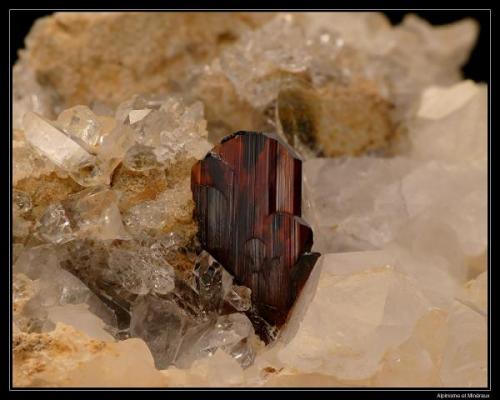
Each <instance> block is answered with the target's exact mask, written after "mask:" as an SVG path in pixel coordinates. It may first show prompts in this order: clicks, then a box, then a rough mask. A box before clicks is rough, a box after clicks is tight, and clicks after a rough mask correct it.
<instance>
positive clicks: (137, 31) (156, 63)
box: [21, 12, 271, 108]
mask: <svg viewBox="0 0 500 400" xmlns="http://www.w3.org/2000/svg"><path fill="white" fill-rule="evenodd" d="M270 17H271V14H270V13H231V14H228V13H200V12H197V13H196V12H195V13H169V12H164V13H163V12H157V13H137V12H99V13H55V14H53V15H51V16H49V17H45V18H41V19H40V20H38V21H37V22H36V24H35V25H34V27H33V29H32V31H31V32H30V34H29V35H28V37H27V39H26V51H23V52H22V54H21V58H22V60H23V62H26V63H27V64H28V65H29V67H31V69H32V70H33V71H34V73H35V76H36V80H37V81H38V82H39V83H40V85H42V86H43V87H47V88H51V89H53V90H54V92H55V93H56V95H57V98H58V103H59V104H60V105H61V106H62V107H63V108H67V107H69V106H74V105H77V104H92V102H104V103H108V104H111V105H114V106H116V105H117V104H118V103H119V102H120V101H123V100H125V99H127V98H128V97H130V96H131V95H133V94H136V93H155V92H159V91H164V90H165V89H166V88H167V87H168V86H169V84H171V83H172V82H175V81H177V80H180V79H182V78H183V77H185V76H186V74H187V73H188V72H189V70H190V67H192V64H193V63H199V62H203V61H208V60H210V59H211V58H213V57H214V56H215V55H217V54H218V53H219V52H220V50H221V49H223V48H224V46H225V45H226V44H228V43H231V42H233V41H234V40H236V39H237V38H238V37H239V36H240V35H241V33H242V32H244V31H245V30H247V29H252V28H254V27H256V26H259V25H260V24H262V23H263V22H265V21H267V20H268V19H269V18H270Z"/></svg>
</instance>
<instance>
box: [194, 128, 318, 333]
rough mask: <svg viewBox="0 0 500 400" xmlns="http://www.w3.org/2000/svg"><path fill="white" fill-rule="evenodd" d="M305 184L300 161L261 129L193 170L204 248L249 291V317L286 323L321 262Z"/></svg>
mask: <svg viewBox="0 0 500 400" xmlns="http://www.w3.org/2000/svg"><path fill="white" fill-rule="evenodd" d="M301 185H302V165H301V160H300V159H298V158H296V157H295V155H294V153H293V152H292V151H291V149H288V148H287V147H286V145H284V144H282V143H281V142H280V141H279V140H277V139H276V138H274V137H272V136H270V135H266V134H262V133H256V132H237V133H235V134H233V135H232V136H229V137H227V138H226V139H224V140H223V141H222V143H221V144H220V145H218V146H216V147H215V148H214V149H212V151H211V152H210V153H209V154H208V155H207V156H206V157H205V159H204V160H202V161H200V162H198V163H197V164H195V165H194V166H193V169H192V180H191V186H192V190H193V197H194V199H195V203H196V208H195V214H196V218H197V221H198V224H199V238H200V241H201V245H202V247H203V248H204V249H206V250H207V251H208V252H210V254H212V255H213V256H214V257H215V258H216V259H217V260H218V261H220V262H221V263H222V265H225V266H226V268H228V270H229V271H230V272H231V273H233V274H234V276H235V279H236V282H237V283H239V284H243V285H244V286H247V287H249V288H250V289H251V296H252V302H253V305H254V309H253V310H252V312H251V314H257V315H256V317H257V318H259V320H260V319H264V320H265V321H266V322H267V323H269V324H270V325H271V326H278V327H279V326H281V325H283V324H284V322H285V321H286V319H287V316H288V311H289V310H290V308H291V307H292V306H293V304H294V302H295V300H296V298H297V296H298V294H299V293H300V290H301V289H302V286H303V285H304V283H305V281H306V280H307V277H308V276H309V274H310V272H311V269H312V267H313V266H314V263H315V261H316V259H317V258H318V257H319V254H317V253H316V254H311V253H309V251H310V249H311V246H312V231H311V229H310V228H309V226H308V225H307V224H306V223H305V222H304V221H303V220H301V218H300V216H301ZM213 273H214V274H215V272H213ZM235 295H237V296H238V294H237V293H235ZM254 323H255V325H256V326H257V327H259V328H258V329H259V334H260V335H261V337H262V338H264V340H266V341H269V340H270V339H271V335H270V333H269V332H266V331H265V329H262V326H261V324H259V323H257V322H254Z"/></svg>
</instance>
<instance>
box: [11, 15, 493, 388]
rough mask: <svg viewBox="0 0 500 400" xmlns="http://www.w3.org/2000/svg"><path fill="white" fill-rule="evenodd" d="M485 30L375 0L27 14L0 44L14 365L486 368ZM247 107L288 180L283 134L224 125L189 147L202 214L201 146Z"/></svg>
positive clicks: (459, 377)
mask: <svg viewBox="0 0 500 400" xmlns="http://www.w3.org/2000/svg"><path fill="white" fill-rule="evenodd" d="M477 33H478V26H477V24H476V23H475V21H473V20H471V19H467V20H462V21H458V22H457V23H454V24H449V25H445V26H430V25H429V24H428V23H427V22H425V21H424V20H422V19H420V18H419V17H417V16H415V15H407V16H406V17H405V18H404V19H403V21H402V22H401V23H400V24H397V25H394V26H392V25H391V24H390V22H389V21H388V20H387V18H386V17H385V16H384V15H383V14H381V13H371V12H370V13H347V12H343V13H337V12H332V13H327V12H321V13H299V12H297V13H255V14H254V13H209V14H207V13H129V12H117V13H92V12H89V13H56V14H54V15H52V16H49V17H47V18H43V19H42V20H40V21H37V23H36V24H35V25H34V27H33V29H32V31H31V32H30V34H29V35H28V37H27V39H26V49H25V50H21V51H20V53H19V60H18V62H17V63H16V65H15V66H14V68H13V99H12V100H13V118H12V122H13V128H14V130H13V133H12V139H13V140H12V150H13V151H12V156H13V176H12V184H13V192H12V232H13V246H12V260H13V263H14V265H13V268H12V274H11V276H12V311H13V312H12V315H13V330H12V332H13V337H12V355H13V384H14V385H15V386H17V387H19V386H24V387H26V386H31V387H37V386H38V387H39V386H44V387H54V386H57V387H65V386H90V387H96V386H119V387H124V386H133V387H141V386H156V387H160V386H168V387H175V386H196V387H203V386H208V387H222V386H240V387H249V386H252V387H253V386H268V387H277V386H295V387H297V386H309V387H310V386H315V387H319V386H330V387H331V386H337V387H346V386H347V387H374V386H375V387H376V386H379V387H380V386H382V387H388V386H395V387H398V386H399V387H402V386H410V387H415V386H435V387H438V386H441V387H452V386H453V387H464V386H468V387H482V386H486V385H487V383H488V382H487V378H488V373H489V370H488V353H487V350H488V347H487V339H488V322H489V319H491V315H490V312H491V309H490V308H489V302H488V289H489V287H488V283H489V272H488V268H487V267H488V264H487V261H488V252H489V248H488V241H487V239H488V230H487V226H488V215H487V194H488V191H487V189H488V185H487V182H488V181H487V177H488V175H487V172H488V170H487V159H488V150H487V143H488V129H487V128H488V101H487V92H488V88H487V86H486V85H485V84H478V83H475V82H471V81H466V80H462V81H461V79H462V77H461V73H460V67H461V66H462V65H463V64H464V62H465V61H466V60H467V58H468V54H469V53H470V51H471V49H472V46H473V44H474V42H475V39H476V37H477ZM486 64H487V63H486ZM239 130H245V131H251V132H271V131H272V132H277V133H278V135H280V136H281V139H282V140H283V141H287V142H288V144H289V145H291V146H293V147H294V150H295V151H296V152H297V153H298V154H300V155H301V156H302V157H303V158H304V160H305V161H304V162H303V164H302V166H303V170H304V171H303V176H302V181H301V179H300V177H299V178H297V177H296V176H295V178H292V177H293V176H294V173H297V171H295V172H294V173H288V174H287V173H285V171H286V170H287V169H288V168H291V169H294V168H298V167H297V165H299V166H300V163H299V162H298V161H297V160H295V158H294V157H293V156H292V155H291V154H292V153H288V150H286V147H285V146H284V145H283V146H282V145H281V144H280V143H279V142H278V141H275V140H274V139H273V138H270V137H269V136H266V135H263V134H259V135H257V134H244V135H236V136H234V137H232V138H231V139H229V140H227V141H226V142H224V143H222V144H221V145H220V146H218V147H217V148H216V149H219V150H221V151H220V152H219V154H217V151H216V150H214V151H213V152H212V154H210V155H209V156H208V157H207V159H206V160H204V161H202V162H201V163H200V164H198V166H201V165H205V163H208V164H206V165H205V167H206V170H207V171H209V172H211V176H210V177H212V178H213V181H211V182H208V183H210V184H213V185H211V186H209V185H207V186H204V185H200V186H197V189H196V190H198V191H199V193H198V194H199V195H200V196H199V197H200V198H199V199H198V200H200V199H201V200H203V201H205V202H206V201H208V200H210V201H209V202H208V203H207V204H208V205H209V206H210V207H209V208H208V209H205V210H204V211H205V216H206V217H207V219H208V220H207V221H205V220H203V221H200V222H201V224H198V221H197V220H196V219H195V218H193V214H194V213H193V210H194V208H195V202H194V201H193V193H192V191H191V187H190V184H191V170H192V167H193V165H194V164H195V163H196V162H197V161H198V160H200V159H201V158H203V157H204V156H205V155H206V154H207V152H209V151H210V149H212V147H213V146H214V144H217V143H219V142H220V140H221V139H222V137H224V136H227V135H230V134H231V133H232V132H236V131H239ZM246 141H249V142H252V143H253V144H254V145H262V148H260V150H262V151H261V152H260V153H259V151H258V150H259V148H254V147H252V146H248V147H247V146H246V144H245V143H246ZM237 143H239V145H236V144H237ZM226 146H227V149H226ZM240 146H241V147H240ZM271 147H273V148H275V150H276V153H275V156H276V157H274V158H273V157H271V158H268V159H267V158H266V160H267V161H266V162H264V163H262V161H263V160H262V158H265V157H264V156H266V157H267V153H266V151H267V150H266V149H270V148H271ZM226 150H231V151H226ZM233 150H236V151H233ZM228 155H233V156H234V159H233V158H231V157H228ZM278 156H279V157H278ZM281 156H283V157H282V158H280V157H281ZM236 157H237V159H238V160H240V163H239V164H238V163H236V165H235V164H234V162H236V161H237V160H236ZM318 157H320V158H318ZM252 160H253V161H255V160H256V161H257V162H256V163H253V162H252ZM277 160H281V161H287V163H285V162H283V163H282V164H278V163H277ZM245 163H246V164H248V165H247V166H252V167H256V169H255V170H253V172H255V173H252V174H242V175H241V174H239V175H236V174H234V178H235V179H236V178H238V180H240V179H242V178H243V180H242V181H239V182H237V181H234V182H233V183H234V184H235V185H234V187H235V188H236V186H237V185H236V183H238V184H239V190H237V191H236V190H235V191H234V194H233V193H230V194H231V195H228V194H227V193H225V192H223V191H222V190H220V189H221V188H220V187H219V186H218V185H219V184H221V185H222V186H223V189H224V188H226V186H227V183H228V182H229V181H228V180H227V179H226V178H227V177H228V175H232V174H231V173H229V174H225V175H224V174H223V175H219V174H218V173H217V171H218V168H219V167H220V168H219V169H223V170H224V171H229V170H230V169H231V168H233V167H235V166H236V167H238V168H235V170H236V169H238V170H242V169H244V167H245V166H246V165H245ZM273 163H274V164H275V165H273ZM205 167H204V168H205ZM271 167H272V168H271ZM274 167H276V168H274ZM200 168H201V167H200ZM272 170H274V171H281V172H283V175H281V177H280V178H279V179H278V177H275V178H273V177H272V176H268V175H266V171H272ZM240 172H241V171H240ZM201 176H203V174H200V177H201ZM207 177H208V176H207V175H205V178H207ZM268 178H273V179H274V180H273V179H268ZM281 178H284V179H281ZM252 179H255V182H254V181H253V180H252ZM270 183H273V185H271V184H270ZM255 184H256V185H255ZM300 186H302V207H300V206H299V204H300V197H301V196H300V191H298V190H297V189H299V188H300ZM273 188H274V189H273ZM269 189H271V190H269ZM252 190H253V192H252ZM286 191H288V193H294V194H295V196H285V195H284V193H285V192H286ZM280 194H282V195H283V196H281V197H280V196H279V195H280ZM273 196H274V200H275V201H274V203H273V202H271V203H269V204H267V203H266V202H267V201H268V200H269V199H270V198H271V197H273ZM286 199H288V200H289V203H287V202H285V201H284V200H286ZM213 200H215V201H213ZM231 201H232V202H234V203H236V201H241V202H240V205H241V207H240V210H235V209H234V208H232V205H231V204H229V203H230V202H231ZM223 203H226V206H227V207H226V208H225V209H221V208H222V207H221V205H223ZM251 204H252V205H253V206H252V207H249V206H250V205H251ZM199 205H200V204H199V203H198V204H197V206H199ZM273 205H274V209H273V210H272V212H274V215H275V216H276V215H277V216H278V217H273V216H272V215H273V214H272V213H271V214H269V215H268V220H267V221H266V218H265V217H266V216H265V215H264V214H265V212H267V211H271V207H269V208H268V206H273ZM230 206H231V207H230ZM247 206H248V208H246V207H247ZM254 206H256V207H254ZM280 207H281V208H280ZM285 208H286V209H287V210H292V211H291V213H290V214H288V213H283V212H281V211H279V210H281V209H285ZM299 208H302V210H300V211H301V212H302V214H303V217H304V219H305V220H307V221H308V222H309V223H310V226H311V229H312V231H313V232H314V239H315V240H314V244H313V247H312V249H311V250H313V251H319V252H321V253H323V256H321V258H320V259H318V261H317V264H315V266H314V268H312V270H311V271H310V273H309V269H310V267H311V265H307V263H306V266H305V267H304V266H302V267H301V266H300V265H301V264H300V258H299V262H298V263H296V265H295V266H294V267H293V268H292V271H290V270H288V271H286V270H280V269H279V268H280V267H283V266H285V265H288V266H292V265H293V262H292V261H294V260H293V257H291V255H295V256H298V255H299V254H300V251H305V250H307V251H309V250H308V249H309V246H310V243H307V240H306V239H307V238H308V237H309V238H310V237H311V231H310V229H308V228H306V227H304V225H303V224H304V222H303V221H302V220H301V219H300V218H299V217H298V215H299V214H298V213H297V212H296V211H297V209H299ZM197 211H198V210H197ZM230 211H233V212H234V215H231V213H230ZM247 212H248V213H247ZM238 216H239V217H240V218H239V220H238V221H236V217H238ZM272 218H274V222H275V225H274V226H273V223H272V222H269V220H271V219H272ZM218 219H220V220H222V221H224V222H225V224H220V222H221V221H218ZM256 221H261V223H260V224H254V222H256ZM262 221H263V222H262ZM214 222H215V223H214ZM250 222H252V223H250ZM207 223H208V224H207ZM215 227H220V228H221V229H220V231H218V232H214V228H215ZM237 227H242V228H245V229H243V230H241V231H238V230H237V229H236V228H237ZM291 227H296V228H298V229H297V231H296V232H295V234H296V235H297V236H300V235H301V234H302V233H303V234H304V237H302V239H304V241H303V242H301V241H300V240H298V241H296V243H294V244H293V243H290V242H287V241H286V240H282V238H283V237H284V236H283V234H284V231H285V230H286V229H290V228H291ZM207 229H208V231H209V232H206V230H207ZM250 229H255V231H256V233H257V234H258V235H257V234H256V235H255V236H254V235H253V233H252V235H247V234H248V232H244V231H248V230H250ZM266 229H268V230H267V231H266ZM301 229H302V231H301ZM198 231H199V237H200V238H203V237H205V239H206V241H207V240H208V239H210V240H208V242H210V243H209V244H210V245H211V246H212V247H213V249H212V248H210V249H209V248H207V249H208V250H210V252H211V253H212V254H211V255H210V254H208V253H207V252H206V251H202V248H201V246H200V243H199V240H198V239H197V237H196V233H197V232H198ZM257 231H258V232H257ZM228 232H229V233H230V234H231V236H230V237H229V239H228V235H229V233H228ZM207 233H209V234H210V235H208V236H207V235H206V234H207ZM214 233H215V236H213V234H214ZM259 235H261V236H260V237H259ZM273 236H274V239H275V240H274V242H275V243H271V246H269V240H270V239H272V238H273ZM213 239H215V241H214V240H213ZM299 239H301V238H300V237H299ZM228 241H229V243H230V244H231V246H234V247H235V248H236V247H237V248H239V249H241V246H245V244H246V248H243V253H242V254H240V255H242V258H240V260H243V262H242V263H241V264H238V263H233V264H232V263H231V262H233V261H234V262H235V260H234V259H231V257H233V256H234V254H232V253H231V254H229V255H230V257H227V258H229V261H230V262H229V263H228V262H226V261H227V260H226V259H224V260H223V259H222V257H219V256H220V254H221V253H222V254H224V251H222V249H221V248H219V247H217V246H219V245H221V244H224V243H225V244H227V243H228ZM271 242H272V241H271ZM292 245H293V246H292ZM301 245H302V246H304V248H302V249H301V247H300V246H301ZM287 246H290V247H289V248H285V249H284V247H287ZM232 248H233V247H231V249H232ZM281 250H283V251H284V252H283V253H282V254H288V255H290V257H289V260H284V259H279V260H277V259H276V258H275V259H274V260H273V259H272V257H270V256H269V254H271V256H272V255H274V253H273V252H274V251H276V252H277V251H281ZM245 251H246V253H245ZM306 255H307V257H305V260H308V261H314V254H308V253H306ZM212 256H214V257H215V259H214V258H213V257H212ZM233 258H234V257H233ZM270 258H271V260H269V259H270ZM302 258H304V255H303V256H302ZM288 262H289V264H288ZM266 263H267V264H268V265H269V264H271V269H265V268H263V269H262V270H261V271H260V272H258V271H255V272H253V271H250V276H252V275H253V278H254V279H252V278H250V279H247V277H248V275H244V276H242V275H240V273H241V272H249V271H248V269H250V270H252V268H254V269H257V268H258V267H259V266H261V267H266V266H268V265H263V264H266ZM276 267H278V268H276ZM225 268H227V269H228V270H229V272H228V271H227V270H226V269H225ZM273 268H274V269H273ZM242 270H243V271H242ZM301 270H302V272H303V278H304V279H305V278H307V281H306V282H305V284H304V286H303V288H302V290H301V292H300V296H297V297H296V299H295V302H292V301H291V300H292V298H293V296H295V295H296V293H297V292H295V291H294V290H290V289H298V288H299V287H300V286H301V284H302V283H303V282H298V285H296V286H297V287H296V288H293V287H291V284H292V283H293V282H294V281H295V280H296V278H297V276H296V275H298V273H299V271H301ZM269 272H271V273H270V274H269ZM278 273H280V274H281V275H282V278H283V280H282V281H281V282H279V288H280V289H283V290H280V291H276V290H275V288H274V287H273V285H274V284H275V283H276V280H275V278H276V277H275V276H269V275H273V274H274V275H277V274H278ZM282 273H283V274H282ZM290 273H291V274H290ZM232 274H233V275H234V276H232ZM254 283H255V284H254ZM268 289H269V290H268ZM287 290H288V293H287ZM264 294H276V296H275V297H273V298H272V299H268V298H266V296H264ZM280 296H282V297H280ZM287 299H288V302H287ZM266 303H267V306H269V305H272V306H277V308H276V309H269V308H268V307H266ZM292 303H293V307H292V308H291V309H289V306H291V304H292ZM283 305H284V306H286V307H284V308H282V309H281V310H280V309H279V307H281V306H283ZM285 310H286V311H287V312H288V317H287V318H286V323H284V324H283V325H282V326H281V327H280V329H279V336H278V337H277V338H276V340H275V341H273V343H272V345H268V346H265V343H264V342H263V341H261V340H259V339H258V336H257V335H256V334H255V331H256V332H257V333H259V334H260V335H262V336H263V337H264V339H266V340H269V339H272V338H273V337H274V334H275V332H276V331H277V330H275V329H273V325H274V323H273V321H274V320H275V319H280V320H283V319H285V314H286V312H285ZM278 311H279V312H278ZM265 318H267V319H268V320H267V321H266V319H265ZM270 322H271V323H270ZM279 322H280V321H278V323H276V325H279Z"/></svg>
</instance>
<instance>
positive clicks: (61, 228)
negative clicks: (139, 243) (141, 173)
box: [37, 187, 128, 243]
mask: <svg viewBox="0 0 500 400" xmlns="http://www.w3.org/2000/svg"><path fill="white" fill-rule="evenodd" d="M117 202H118V198H117V196H116V194H115V192H113V191H112V190H110V189H107V188H106V187H94V188H89V189H85V190H83V191H81V192H78V193H76V194H74V195H71V196H69V197H68V199H66V200H64V201H63V202H61V203H55V204H52V205H50V206H49V207H47V209H46V210H45V212H44V213H43V215H42V216H41V218H40V219H39V221H38V222H37V233H38V235H39V236H40V237H41V238H43V239H45V240H47V241H49V242H51V243H65V242H67V241H70V240H73V239H75V238H94V239H98V240H109V239H127V238H128V233H127V232H126V230H125V228H124V226H123V223H122V219H121V214H120V211H119V209H118V205H117Z"/></svg>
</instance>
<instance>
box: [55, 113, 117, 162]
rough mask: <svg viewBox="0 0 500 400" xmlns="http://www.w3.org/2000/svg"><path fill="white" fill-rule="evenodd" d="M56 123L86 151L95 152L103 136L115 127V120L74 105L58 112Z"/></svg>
mask: <svg viewBox="0 0 500 400" xmlns="http://www.w3.org/2000/svg"><path fill="white" fill-rule="evenodd" d="M56 123H57V125H58V126H59V127H60V128H61V129H62V130H63V131H64V132H65V133H66V134H68V135H69V136H71V137H72V138H73V139H75V140H76V141H77V142H78V143H80V145H82V147H84V148H85V149H86V150H87V151H88V152H90V153H92V154H96V153H98V151H99V148H100V146H101V145H102V143H103V139H104V137H105V136H106V135H108V134H109V133H110V132H111V131H112V130H113V128H114V127H115V125H116V120H115V119H114V118H111V117H103V116H98V115H96V114H94V113H93V112H92V110H90V108H88V107H86V106H76V107H72V108H69V109H67V110H65V111H63V112H62V113H61V114H59V116H58V117H57V120H56Z"/></svg>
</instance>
